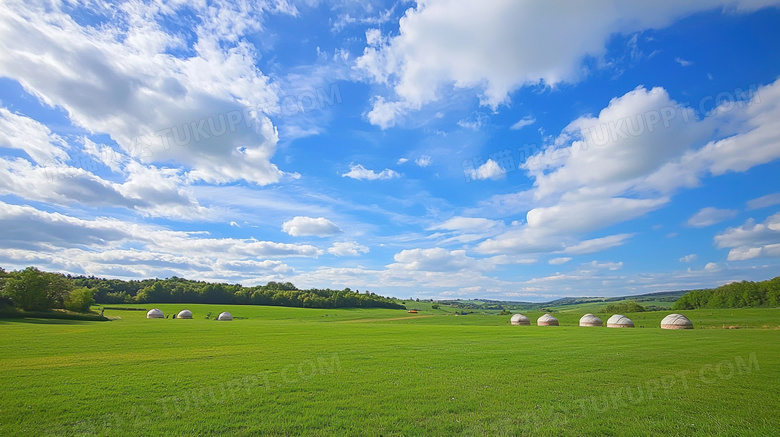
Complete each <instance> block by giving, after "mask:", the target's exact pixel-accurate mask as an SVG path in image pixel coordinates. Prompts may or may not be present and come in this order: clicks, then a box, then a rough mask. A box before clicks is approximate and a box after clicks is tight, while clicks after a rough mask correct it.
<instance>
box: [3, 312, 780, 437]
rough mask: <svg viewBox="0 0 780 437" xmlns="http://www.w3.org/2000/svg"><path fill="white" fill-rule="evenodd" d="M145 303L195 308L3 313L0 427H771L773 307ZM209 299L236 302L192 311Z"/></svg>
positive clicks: (256, 430) (718, 430)
mask: <svg viewBox="0 0 780 437" xmlns="http://www.w3.org/2000/svg"><path fill="white" fill-rule="evenodd" d="M421 304H422V303H421ZM153 306H154V307H158V308H160V309H162V310H163V311H164V312H165V313H166V314H173V313H174V312H177V311H178V310H180V309H183V308H188V309H190V310H192V312H193V314H194V318H193V319H192V320H179V319H175V320H174V319H146V318H145V316H146V314H145V312H143V311H124V310H112V309H106V310H105V315H106V316H108V317H111V318H113V319H114V320H112V321H109V322H85V321H70V320H43V319H12V320H11V319H9V320H0V387H2V390H3V395H2V397H1V398H0V435H3V436H11V435H20V436H21V435H24V436H29V435H117V436H120V435H121V436H124V435H298V434H303V435H383V436H387V435H475V436H482V435H615V436H623V435H647V436H656V435H707V436H709V435H745V436H747V435H776V434H777V433H778V432H779V431H780V415H778V414H777V411H778V410H779V409H780V396H778V395H777V394H778V393H780V309H738V310H700V311H684V312H683V313H684V314H686V315H687V316H688V317H689V318H690V319H691V320H692V321H693V322H694V325H695V326H696V329H694V330H687V331H668V330H661V329H660V328H659V323H660V320H661V319H662V318H663V317H664V316H665V315H666V314H668V313H669V312H646V313H638V314H627V315H628V316H629V317H631V318H632V319H633V320H634V322H635V324H636V326H637V328H635V329H609V328H580V327H578V326H576V325H577V321H578V320H579V317H580V316H582V314H584V313H585V312H589V311H588V310H585V309H584V308H583V309H577V308H569V307H567V310H566V311H561V312H556V313H555V316H556V317H558V318H559V320H560V322H561V325H562V326H560V327H538V326H510V325H509V316H496V315H480V314H471V315H468V316H455V315H453V314H452V311H451V310H452V309H450V308H443V307H442V309H439V310H433V309H430V307H429V306H428V307H423V305H419V306H420V310H421V311H420V313H419V314H409V313H407V312H406V311H401V310H384V309H371V310H367V309H365V310H364V309H337V310H333V309H299V308H283V307H261V306H229V305H189V304H160V305H148V304H147V305H144V307H147V308H151V307H153ZM411 306H415V305H413V304H411V303H410V307H411ZM220 311H230V312H231V313H232V314H233V316H234V317H235V318H236V319H235V320H234V321H232V322H217V321H214V320H207V319H206V318H205V317H206V314H207V313H209V312H211V317H212V318H213V317H215V316H216V315H217V314H218V313H219V312H220ZM526 314H527V315H528V316H529V317H531V319H532V323H534V322H535V319H536V317H538V316H540V315H541V313H539V312H528V313H526ZM600 316H601V317H602V319H603V320H604V321H605V322H606V318H607V317H608V315H600ZM534 324H535V323H534ZM640 326H643V328H640ZM723 326H740V327H741V329H722V328H723Z"/></svg>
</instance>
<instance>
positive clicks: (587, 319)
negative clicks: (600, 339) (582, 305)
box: [580, 313, 604, 326]
mask: <svg viewBox="0 0 780 437" xmlns="http://www.w3.org/2000/svg"><path fill="white" fill-rule="evenodd" d="M580 326H604V322H602V321H601V319H599V318H598V317H596V316H594V315H593V314H590V313H588V314H585V315H584V316H582V318H580Z"/></svg>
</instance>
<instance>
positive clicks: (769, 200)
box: [747, 193, 780, 209]
mask: <svg viewBox="0 0 780 437" xmlns="http://www.w3.org/2000/svg"><path fill="white" fill-rule="evenodd" d="M775 205H780V193H773V194H767V195H766V196H761V197H759V198H757V199H751V200H749V201H748V202H747V207H748V209H761V208H767V207H770V206H775Z"/></svg>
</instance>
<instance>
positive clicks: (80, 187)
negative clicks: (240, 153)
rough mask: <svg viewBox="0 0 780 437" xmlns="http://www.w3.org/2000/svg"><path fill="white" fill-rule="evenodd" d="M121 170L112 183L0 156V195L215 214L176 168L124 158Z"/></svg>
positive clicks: (187, 215)
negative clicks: (120, 178)
mask: <svg viewBox="0 0 780 437" xmlns="http://www.w3.org/2000/svg"><path fill="white" fill-rule="evenodd" d="M123 172H125V173H126V176H127V179H126V180H125V182H123V183H115V182H110V181H107V180H105V179H102V178H100V177H98V176H96V175H95V174H93V173H90V172H88V171H86V170H84V169H81V168H74V167H69V166H66V165H58V166H34V165H32V164H31V163H30V162H29V161H27V160H25V159H21V158H18V159H13V160H8V159H5V158H0V194H13V195H17V196H20V197H22V198H24V199H28V200H33V201H38V202H45V203H49V204H53V205H62V206H71V205H75V204H79V205H84V206H90V207H98V208H100V207H119V208H126V209H128V210H131V211H135V212H138V213H140V214H142V215H147V216H152V217H169V218H178V219H185V220H194V219H206V220H211V219H215V212H214V211H213V210H211V209H209V208H205V207H203V206H201V205H200V204H199V203H198V201H197V199H195V197H194V195H193V194H192V193H191V192H190V190H189V188H188V187H186V183H185V182H184V180H183V178H182V176H181V174H180V172H179V171H178V170H175V169H165V168H162V169H158V168H156V167H154V166H144V165H141V164H139V163H137V162H135V161H129V162H128V163H127V164H126V165H124V166H123Z"/></svg>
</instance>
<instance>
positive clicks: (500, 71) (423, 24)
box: [356, 0, 776, 128]
mask: <svg viewBox="0 0 780 437" xmlns="http://www.w3.org/2000/svg"><path fill="white" fill-rule="evenodd" d="M769 4H776V2H774V1H762V2H756V1H751V0H742V1H739V0H718V1H712V2H699V1H695V0H687V1H664V2H660V3H658V2H657V3H654V4H652V5H649V4H643V3H640V2H629V3H620V4H616V3H614V2H613V1H610V0H598V1H594V2H588V3H587V4H586V3H582V2H578V1H570V2H566V4H563V5H562V4H561V3H560V2H556V3H548V4H544V5H541V4H537V3H534V2H519V1H514V2H512V1H489V2H479V3H477V2H464V1H457V0H432V1H425V2H422V1H421V2H418V3H417V6H416V8H410V9H408V10H407V11H406V14H405V15H404V16H403V17H402V18H401V20H400V21H399V31H398V34H397V35H395V36H387V37H385V36H382V35H381V34H380V33H379V31H376V30H375V31H373V32H372V33H371V37H368V38H367V43H368V46H367V47H366V48H365V49H364V51H363V54H362V56H360V57H359V58H358V59H357V63H356V66H357V68H358V69H359V70H360V71H362V72H363V73H364V74H365V75H366V76H367V77H368V78H370V79H371V80H373V81H374V82H376V83H379V84H383V85H386V86H387V87H388V88H390V89H391V90H392V94H393V95H394V96H396V100H391V101H387V100H386V99H385V98H384V97H383V96H377V97H376V98H375V99H374V102H373V108H372V109H371V111H370V112H369V114H368V115H369V120H370V121H371V122H372V123H374V124H376V125H379V126H381V127H383V128H387V127H389V126H392V125H394V124H395V123H396V122H397V120H398V119H399V118H401V117H403V116H405V115H406V114H407V113H408V112H410V111H414V110H418V109H420V108H421V107H422V106H423V105H425V104H427V103H430V102H434V101H437V100H439V99H441V98H443V96H445V95H448V91H449V90H450V89H451V88H455V89H473V90H475V91H476V92H477V93H478V94H479V97H480V100H481V102H482V103H483V104H485V105H488V106H490V107H492V108H496V107H497V106H498V105H500V104H502V103H505V102H506V101H507V100H508V95H509V94H510V93H511V92H512V91H514V90H516V89H518V88H520V87H523V86H536V85H539V84H543V85H546V86H555V85H557V84H560V83H563V82H576V81H578V80H580V79H581V78H582V77H583V76H584V71H585V69H583V68H582V63H583V61H584V60H585V58H587V57H592V58H597V59H599V58H602V57H603V56H604V55H605V53H606V44H607V42H608V40H609V39H610V37H612V36H613V35H616V34H622V35H628V34H631V33H633V32H638V31H642V30H645V29H650V28H653V29H658V28H663V27H666V26H668V25H670V24H672V23H673V22H675V21H676V20H678V19H680V18H682V17H685V16H688V15H690V14H693V13H696V12H702V11H708V10H717V9H721V8H724V7H728V8H729V10H730V11H739V12H749V11H754V10H756V9H759V8H761V7H764V6H766V5H769ZM367 35H368V34H367ZM571 35H576V38H574V39H572V38H571ZM529 41H535V43H534V44H529V43H528V42H529Z"/></svg>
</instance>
